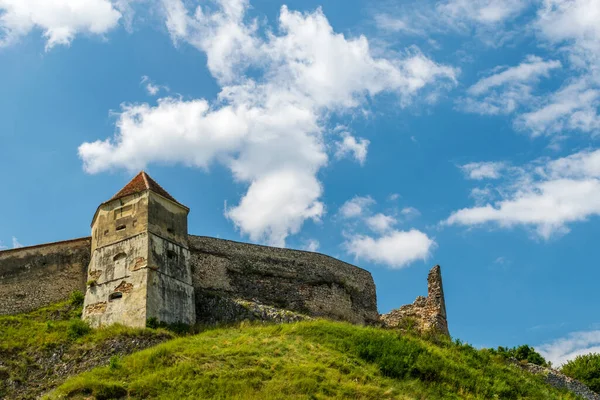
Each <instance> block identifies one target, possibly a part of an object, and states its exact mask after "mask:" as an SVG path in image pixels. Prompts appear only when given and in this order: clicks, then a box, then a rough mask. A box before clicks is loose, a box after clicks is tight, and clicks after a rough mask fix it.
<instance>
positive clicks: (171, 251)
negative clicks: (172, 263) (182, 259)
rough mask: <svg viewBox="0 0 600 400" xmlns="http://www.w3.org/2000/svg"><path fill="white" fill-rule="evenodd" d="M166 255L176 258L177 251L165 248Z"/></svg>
mask: <svg viewBox="0 0 600 400" xmlns="http://www.w3.org/2000/svg"><path fill="white" fill-rule="evenodd" d="M167 257H168V258H170V259H174V258H177V253H176V252H174V251H173V250H167Z"/></svg>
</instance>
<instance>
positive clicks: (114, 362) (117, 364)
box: [108, 356, 121, 371]
mask: <svg viewBox="0 0 600 400" xmlns="http://www.w3.org/2000/svg"><path fill="white" fill-rule="evenodd" d="M108 368H110V369H111V370H113V371H114V370H115V369H119V368H121V357H119V356H112V357H111V358H110V361H109V362H108Z"/></svg>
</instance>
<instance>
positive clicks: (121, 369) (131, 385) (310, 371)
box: [48, 321, 575, 400]
mask: <svg viewBox="0 0 600 400" xmlns="http://www.w3.org/2000/svg"><path fill="white" fill-rule="evenodd" d="M90 397H95V398H97V399H100V400H102V399H110V398H119V397H129V398H134V399H144V398H160V399H183V398H198V399H209V398H210V399H326V398H351V399H496V398H497V399H524V398H528V399H574V398H575V396H573V395H571V394H567V393H566V392H561V391H559V390H557V389H554V388H551V387H549V386H547V385H545V384H544V383H543V381H542V378H541V377H539V376H534V375H531V374H529V373H526V372H524V371H522V370H520V369H519V368H517V367H514V366H509V365H507V364H506V363H505V362H504V360H503V358H502V357H500V356H498V355H493V354H492V353H491V352H489V351H486V350H476V349H474V348H473V347H471V346H469V345H464V344H462V343H460V342H450V341H449V340H440V339H439V338H438V339H437V340H424V339H422V338H418V337H412V336H407V335H400V334H399V333H398V332H394V331H389V330H383V329H379V328H368V327H359V326H353V325H349V324H344V323H336V322H328V321H311V322H300V323H294V324H283V325H247V324H242V325H240V326H238V327H230V328H218V329H211V330H207V331H204V332H202V333H200V334H197V335H195V336H188V337H183V338H178V339H174V340H171V341H169V342H166V343H163V344H160V345H157V346H155V347H153V348H150V349H146V350H143V351H140V352H137V353H134V354H132V355H130V356H127V357H124V358H113V359H111V361H110V364H109V365H108V366H105V367H101V368H95V369H93V370H92V371H90V372H86V373H83V374H81V375H78V376H76V377H73V378H71V379H69V380H67V381H66V382H65V383H64V384H62V385H61V386H60V387H59V388H58V389H56V390H55V391H54V392H52V393H50V394H49V395H48V398H49V399H62V398H86V399H87V398H90Z"/></svg>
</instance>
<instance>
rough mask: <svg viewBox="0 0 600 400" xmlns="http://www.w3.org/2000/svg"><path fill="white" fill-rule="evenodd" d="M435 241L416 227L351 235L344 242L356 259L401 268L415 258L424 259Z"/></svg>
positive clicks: (434, 244)
mask: <svg viewBox="0 0 600 400" xmlns="http://www.w3.org/2000/svg"><path fill="white" fill-rule="evenodd" d="M435 246H436V243H435V241H433V239H430V238H429V237H428V236H427V235H426V234H425V233H423V232H420V231H418V230H416V229H412V230H410V231H397V230H394V231H391V232H388V233H386V234H385V235H383V236H380V237H376V238H374V237H371V236H366V235H353V236H351V237H350V238H349V239H348V241H346V243H345V247H346V250H347V251H348V253H350V254H352V255H354V256H355V257H356V258H357V259H359V260H360V259H365V260H368V261H371V262H374V263H379V264H385V265H387V266H389V267H392V268H402V267H405V266H407V265H408V264H410V263H412V262H414V261H417V260H426V259H427V257H429V254H430V253H431V251H432V250H433V248H435Z"/></svg>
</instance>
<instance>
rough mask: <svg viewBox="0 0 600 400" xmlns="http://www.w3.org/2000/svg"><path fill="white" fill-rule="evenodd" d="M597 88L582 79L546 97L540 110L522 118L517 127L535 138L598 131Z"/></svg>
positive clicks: (599, 104)
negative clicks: (555, 134)
mask: <svg viewBox="0 0 600 400" xmlns="http://www.w3.org/2000/svg"><path fill="white" fill-rule="evenodd" d="M598 107H600V86H597V85H596V84H595V83H594V82H591V81H590V78H589V77H582V78H579V79H576V80H575V81H573V82H571V83H569V84H567V85H566V86H564V87H563V88H561V89H559V90H558V91H556V92H555V93H552V94H551V95H550V96H548V97H547V98H546V99H545V100H544V101H543V103H542V106H541V107H539V108H537V109H535V110H532V111H530V112H527V113H524V114H522V115H521V116H520V117H519V118H518V120H517V127H519V128H521V129H527V130H529V131H531V132H532V134H533V135H534V136H539V135H542V134H552V133H562V132H564V131H566V130H581V131H583V132H598V131H599V130H600V115H599V114H598Z"/></svg>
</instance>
